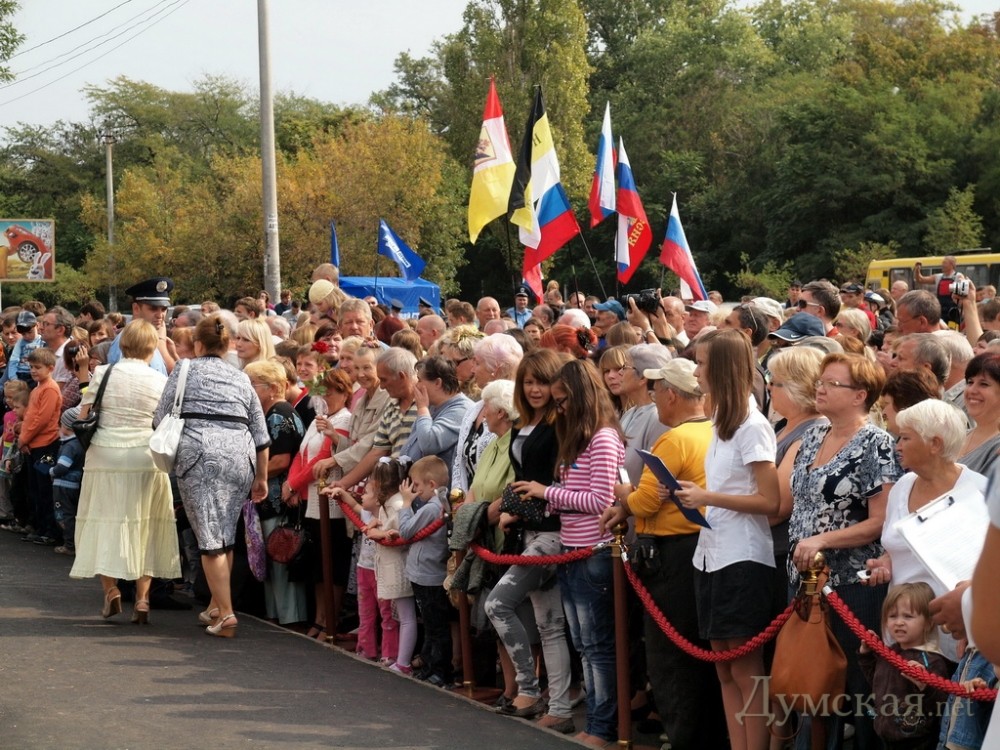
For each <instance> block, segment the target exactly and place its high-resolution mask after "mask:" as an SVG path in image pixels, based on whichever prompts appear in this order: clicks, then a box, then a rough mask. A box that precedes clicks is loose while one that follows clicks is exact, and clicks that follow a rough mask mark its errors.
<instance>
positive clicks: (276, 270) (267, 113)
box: [257, 0, 281, 299]
mask: <svg viewBox="0 0 1000 750" xmlns="http://www.w3.org/2000/svg"><path fill="white" fill-rule="evenodd" d="M267 30H268V23H267V0H257V44H258V48H259V52H258V54H259V56H260V161H261V179H262V180H263V191H262V192H263V196H264V289H266V290H267V293H268V294H269V295H271V299H279V298H280V297H281V252H280V250H279V247H278V186H277V179H276V165H275V156H274V96H273V93H272V91H271V51H270V43H269V41H268V31H267Z"/></svg>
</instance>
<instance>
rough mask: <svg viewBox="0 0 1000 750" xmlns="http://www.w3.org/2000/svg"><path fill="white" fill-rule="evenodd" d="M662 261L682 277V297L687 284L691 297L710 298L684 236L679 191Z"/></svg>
mask: <svg viewBox="0 0 1000 750" xmlns="http://www.w3.org/2000/svg"><path fill="white" fill-rule="evenodd" d="M660 263H662V264H663V265H665V266H666V267H667V268H669V269H670V270H671V271H673V272H674V273H676V274H677V276H678V277H679V278H680V280H681V287H682V294H681V296H682V297H683V296H684V294H683V287H685V286H687V287H688V288H689V289H690V295H691V297H690V298H691V299H708V292H706V291H705V285H704V284H703V283H702V282H701V275H700V274H699V273H698V267H697V266H696V265H695V264H694V256H693V255H691V248H690V247H688V242H687V237H685V236H684V227H682V226H681V214H680V212H679V211H678V210H677V193H674V205H673V206H672V207H671V209H670V218H669V219H668V220H667V235H666V237H664V238H663V246H662V247H661V249H660ZM685 299H687V298H686V297H685Z"/></svg>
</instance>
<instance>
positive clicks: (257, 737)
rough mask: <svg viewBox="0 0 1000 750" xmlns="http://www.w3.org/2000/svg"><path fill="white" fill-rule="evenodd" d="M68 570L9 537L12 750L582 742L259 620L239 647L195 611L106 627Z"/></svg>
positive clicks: (243, 627)
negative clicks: (203, 623)
mask: <svg viewBox="0 0 1000 750" xmlns="http://www.w3.org/2000/svg"><path fill="white" fill-rule="evenodd" d="M70 567H71V559H70V558H67V557H64V556H61V555H57V554H54V553H53V551H52V550H51V548H48V547H39V546H35V545H32V544H27V543H24V542H21V541H20V540H19V537H18V536H17V535H14V534H11V533H8V532H0V749H2V750H21V749H22V748H23V749H30V750H36V749H37V750H46V749H48V748H53V749H55V748H59V749H60V750H73V749H74V748H86V749H87V750H94V749H95V748H100V749H102V750H104V749H109V750H111V749H118V748H128V749H130V750H143V749H145V748H156V749H157V750H172V749H174V748H177V749H181V748H183V749H184V750H188V749H191V748H194V749H197V750H228V749H229V748H291V747H294V748H312V747H317V748H319V747H322V748H340V749H342V750H351V749H353V748H386V749H395V750H418V749H423V748H428V749H430V748H435V749H437V748H441V749H442V750H450V749H454V750H468V749H470V748H473V749H474V750H492V749H493V748H497V749H498V750H499V749H500V748H502V749H503V750H509V749H510V748H516V749H517V750H522V749H523V750H533V749H534V748H539V749H541V748H545V749H546V750H559V748H579V747H581V745H580V744H578V743H576V742H574V741H571V740H569V739H566V738H564V737H563V736H561V735H558V734H555V733H553V732H550V731H548V730H543V729H539V728H537V727H535V726H532V725H530V724H529V723H527V722H525V721H522V720H519V719H512V718H508V717H503V716H498V715H496V714H494V713H493V712H492V711H490V710H488V709H487V708H485V707H484V706H482V705H480V704H478V703H474V702H473V701H470V700H467V699H465V698H464V697H462V696H459V695H456V694H453V693H448V692H445V691H442V690H440V689H437V688H433V687H430V686H427V685H424V684H421V683H418V682H415V681H414V680H412V679H408V678H405V677H401V676H397V675H394V674H390V673H388V672H385V671H383V670H381V669H379V668H378V667H376V666H374V665H372V664H369V663H364V662H360V661H358V660H356V659H354V658H352V657H351V656H349V655H347V654H345V653H343V652H341V651H339V650H337V649H333V648H330V647H328V646H326V645H323V644H320V643H317V642H315V641H312V640H309V639H307V638H305V636H302V635H298V634H296V633H292V632H291V631H288V630H285V629H282V628H279V627H277V626H274V625H271V624H269V623H267V622H263V621H260V620H256V619H254V618H251V617H246V616H244V617H241V618H240V625H239V634H238V635H237V637H236V638H234V639H222V638H211V637H209V636H207V635H205V633H204V632H203V631H204V628H201V627H196V625H197V620H196V615H197V612H198V610H197V609H194V610H191V611H163V610H153V611H152V613H151V624H150V625H148V626H145V627H143V626H137V625H132V624H131V623H130V622H129V615H130V613H131V605H129V604H127V603H126V604H125V611H124V612H123V614H121V615H118V616H117V617H115V618H113V619H112V620H110V621H105V620H102V619H101V617H100V607H101V602H102V597H101V591H100V585H99V584H98V582H97V581H96V580H95V581H92V582H91V581H76V580H72V579H70V578H69V569H70ZM578 724H579V725H580V728H581V729H582V722H578Z"/></svg>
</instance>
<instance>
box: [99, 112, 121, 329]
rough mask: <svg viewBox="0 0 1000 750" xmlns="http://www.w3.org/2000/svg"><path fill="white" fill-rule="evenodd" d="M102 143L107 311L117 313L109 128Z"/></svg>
mask: <svg viewBox="0 0 1000 750" xmlns="http://www.w3.org/2000/svg"><path fill="white" fill-rule="evenodd" d="M101 140H102V141H103V142H104V148H105V153H104V179H105V183H106V189H107V200H108V270H109V272H110V273H109V277H110V280H111V283H110V284H108V311H109V312H117V311H118V284H117V279H115V275H114V273H115V263H114V246H115V183H114V174H113V171H112V160H111V151H112V149H113V147H114V145H115V143H116V142H117V141H118V139H117V138H116V137H115V134H114V133H113V132H112V131H111V129H110V128H105V131H104V132H103V133H102V134H101Z"/></svg>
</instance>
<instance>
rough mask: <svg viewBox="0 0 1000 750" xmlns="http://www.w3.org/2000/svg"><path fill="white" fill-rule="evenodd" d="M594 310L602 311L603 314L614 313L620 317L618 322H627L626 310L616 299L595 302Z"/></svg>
mask: <svg viewBox="0 0 1000 750" xmlns="http://www.w3.org/2000/svg"><path fill="white" fill-rule="evenodd" d="M594 309H595V310H601V311H602V312H613V313H614V314H615V315H617V316H618V320H625V308H624V307H622V303H621V302H619V301H618V300H616V299H609V300H608V301H607V302H595V303H594Z"/></svg>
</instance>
